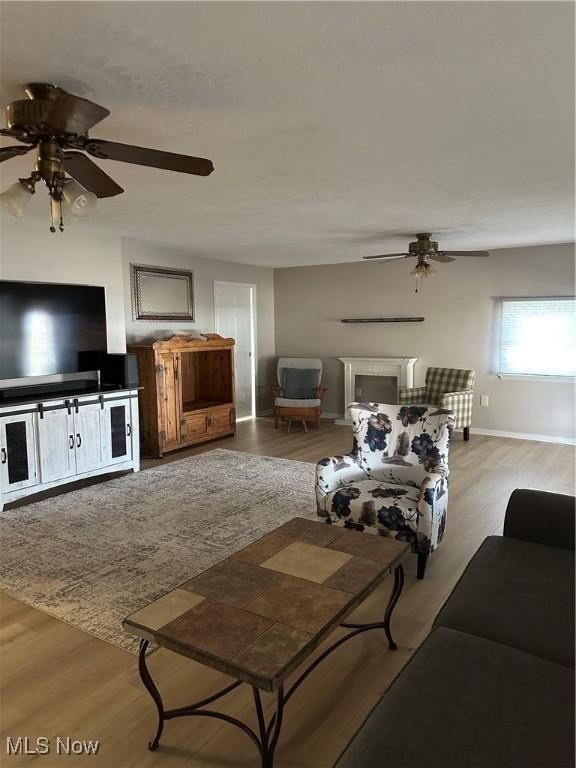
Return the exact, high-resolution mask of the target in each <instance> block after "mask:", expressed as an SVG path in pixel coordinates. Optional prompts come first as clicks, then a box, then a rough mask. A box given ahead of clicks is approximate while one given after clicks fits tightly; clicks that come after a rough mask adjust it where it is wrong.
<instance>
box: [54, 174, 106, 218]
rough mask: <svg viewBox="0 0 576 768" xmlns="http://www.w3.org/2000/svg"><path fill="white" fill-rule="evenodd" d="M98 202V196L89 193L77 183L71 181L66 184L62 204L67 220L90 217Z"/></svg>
mask: <svg viewBox="0 0 576 768" xmlns="http://www.w3.org/2000/svg"><path fill="white" fill-rule="evenodd" d="M97 201H98V198H97V197H96V195H95V194H94V193H93V192H88V190H87V189H84V187H83V186H82V185H81V184H78V182H77V181H74V180H73V179H70V180H68V181H66V183H65V184H64V189H63V190H62V202H63V212H64V214H65V215H66V217H67V218H69V219H71V218H82V217H83V216H88V215H89V214H90V213H92V211H93V210H94V208H95V207H96V203H97Z"/></svg>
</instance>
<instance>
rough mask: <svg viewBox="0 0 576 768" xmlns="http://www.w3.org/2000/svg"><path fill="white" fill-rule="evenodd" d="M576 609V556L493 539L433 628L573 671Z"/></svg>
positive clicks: (482, 549) (474, 560)
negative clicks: (492, 642)
mask: <svg viewBox="0 0 576 768" xmlns="http://www.w3.org/2000/svg"><path fill="white" fill-rule="evenodd" d="M573 606H574V552H573V551H571V550H567V549H561V548H560V547H550V546H545V545H542V544H534V543H532V542H529V541H522V540H521V539H512V538H509V537H507V536H504V537H502V536H489V537H488V538H487V539H486V540H485V541H484V543H483V544H482V546H481V547H480V549H479V550H478V552H477V553H476V555H475V556H474V557H473V558H472V560H471V561H470V562H469V564H468V566H467V568H466V570H465V571H464V573H463V574H462V576H461V578H460V581H459V582H458V583H457V584H456V586H455V588H454V590H453V592H452V594H451V596H450V597H449V598H448V600H447V601H446V603H445V604H444V606H443V608H442V610H441V611H440V613H439V614H438V616H437V617H436V620H435V622H434V623H435V626H442V627H452V628H454V629H459V630H462V631H463V632H469V633H470V634H473V635H478V636H480V637H485V638H488V639H490V640H495V641H497V642H499V643H505V644H506V645H510V646H513V647H515V648H519V649H521V650H524V651H528V652H529V653H533V654H535V655H536V656H541V657H542V658H543V659H548V660H549V661H554V662H557V663H559V664H565V665H568V666H571V667H574V611H573Z"/></svg>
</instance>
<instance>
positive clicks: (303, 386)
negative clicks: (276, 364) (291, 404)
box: [282, 368, 320, 400]
mask: <svg viewBox="0 0 576 768" xmlns="http://www.w3.org/2000/svg"><path fill="white" fill-rule="evenodd" d="M319 382H320V370H319V369H317V368H283V369H282V393H283V395H284V397H287V398H288V399H290V400H293V399H296V400H309V399H311V398H315V397H317V396H318V384H319Z"/></svg>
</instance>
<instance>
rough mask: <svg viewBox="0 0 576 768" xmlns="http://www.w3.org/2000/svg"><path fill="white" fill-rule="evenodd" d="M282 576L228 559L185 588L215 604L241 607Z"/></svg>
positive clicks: (186, 584) (199, 576)
mask: <svg viewBox="0 0 576 768" xmlns="http://www.w3.org/2000/svg"><path fill="white" fill-rule="evenodd" d="M278 578H279V577H278V574H276V573H274V572H273V571H270V570H268V569H266V570H264V569H262V568H259V567H258V566H257V565H252V564H251V563H244V562H242V561H241V560H234V559H232V558H228V559H227V560H223V561H222V562H221V563H217V564H216V565H214V566H212V568H209V569H208V570H207V571H203V572H202V573H201V574H199V575H198V576H196V577H195V578H193V579H191V580H190V581H187V582H186V583H185V584H182V585H181V589H186V590H190V592H194V593H195V594H198V595H204V597H208V598H210V599H211V600H214V601H216V602H219V603H226V604H227V605H235V606H238V607H241V606H243V605H245V604H246V603H247V602H249V601H250V600H252V599H253V598H255V597H256V596H257V595H259V594H260V593H261V592H264V591H265V590H266V589H268V587H270V586H271V585H272V584H274V582H275V581H277V580H278Z"/></svg>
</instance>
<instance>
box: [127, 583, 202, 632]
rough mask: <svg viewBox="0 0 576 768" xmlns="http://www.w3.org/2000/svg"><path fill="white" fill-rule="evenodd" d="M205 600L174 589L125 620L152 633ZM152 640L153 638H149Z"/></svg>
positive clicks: (185, 591) (200, 596)
mask: <svg viewBox="0 0 576 768" xmlns="http://www.w3.org/2000/svg"><path fill="white" fill-rule="evenodd" d="M204 599H205V598H204V597H203V596H202V595H196V594H194V593H193V592H189V591H187V590H185V589H173V590H172V591H171V592H168V593H167V594H165V595H163V596H162V597H159V598H158V600H154V601H153V602H152V603H149V604H148V605H147V606H145V607H144V608H141V609H140V610H139V611H136V612H135V613H133V614H132V615H130V616H128V617H127V618H126V619H125V622H127V623H128V624H138V625H139V626H141V627H145V628H147V629H149V630H151V631H152V632H154V631H155V630H157V629H160V627H163V626H164V625H165V624H168V622H169V621H172V620H173V619H176V618H178V616H181V615H182V614H183V613H186V611H188V610H189V609H190V608H193V607H194V606H195V605H198V604H199V603H201V602H202V601H203V600H204ZM147 639H151V637H147Z"/></svg>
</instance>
